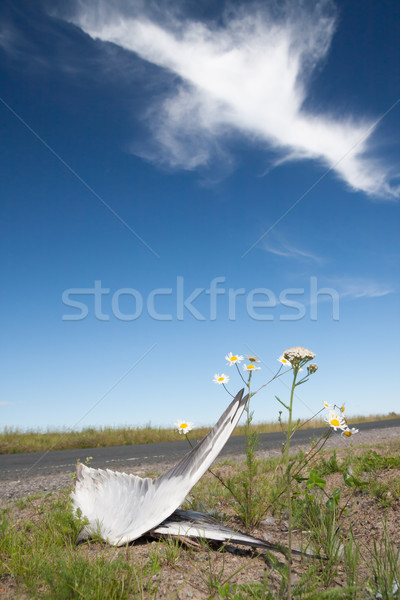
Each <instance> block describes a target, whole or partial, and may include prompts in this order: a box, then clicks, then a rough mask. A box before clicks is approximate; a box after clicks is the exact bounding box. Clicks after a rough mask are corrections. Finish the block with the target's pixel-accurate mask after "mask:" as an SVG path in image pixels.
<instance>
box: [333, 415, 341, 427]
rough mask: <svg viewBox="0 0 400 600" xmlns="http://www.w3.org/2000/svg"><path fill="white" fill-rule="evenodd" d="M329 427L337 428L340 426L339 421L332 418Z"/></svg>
mask: <svg viewBox="0 0 400 600" xmlns="http://www.w3.org/2000/svg"><path fill="white" fill-rule="evenodd" d="M331 425H333V426H334V427H339V425H340V422H339V419H336V417H333V419H331Z"/></svg>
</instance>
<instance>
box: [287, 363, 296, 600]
mask: <svg viewBox="0 0 400 600" xmlns="http://www.w3.org/2000/svg"><path fill="white" fill-rule="evenodd" d="M298 372H299V367H297V368H296V367H294V368H293V383H292V389H291V390H290V404H289V421H288V430H287V436H286V448H285V462H286V485H287V503H288V512H289V519H288V520H289V536H288V593H287V598H288V600H291V598H292V529H293V512H292V493H291V483H292V482H291V476H290V465H289V451H290V438H291V437H292V419H293V400H294V390H295V388H296V379H297V374H298Z"/></svg>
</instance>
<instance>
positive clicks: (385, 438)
mask: <svg viewBox="0 0 400 600" xmlns="http://www.w3.org/2000/svg"><path fill="white" fill-rule="evenodd" d="M396 439H400V427H388V428H387V429H371V430H369V431H361V432H360V433H358V434H357V435H356V436H354V437H353V438H352V439H351V440H346V439H343V438H342V437H341V435H340V434H339V433H336V434H335V435H332V436H331V438H330V439H329V440H328V442H327V443H326V444H325V448H326V449H328V448H342V449H343V448H344V447H349V446H352V447H357V446H363V445H368V446H376V445H378V444H385V442H391V441H394V440H396ZM298 448H302V449H303V450H307V449H308V446H304V445H298V446H296V445H295V444H294V445H293V450H294V451H295V450H297V449H298ZM279 454H280V451H279V450H270V451H267V452H265V451H264V452H260V453H259V457H260V458H267V457H271V456H279ZM227 458H229V457H224V460H226V459H227ZM232 458H234V459H235V460H244V458H245V457H244V455H243V456H237V455H235V456H232ZM217 462H218V460H217ZM171 466H172V464H171V463H168V462H155V463H154V464H151V465H149V464H146V465H140V464H139V465H138V464H137V463H136V464H135V467H132V463H127V465H126V468H123V469H122V468H120V469H119V470H123V471H125V472H126V473H134V474H135V475H144V474H145V473H149V472H155V473H163V472H164V471H166V470H167V469H168V468H169V467H171ZM71 485H73V479H72V477H71V473H65V472H61V473H52V474H51V475H36V476H32V477H29V474H28V475H27V476H26V477H24V478H23V479H18V480H14V481H5V482H2V483H1V488H0V490H1V491H0V506H5V505H7V503H8V502H9V501H10V500H16V499H18V498H24V497H26V496H30V495H35V494H38V493H42V492H52V491H55V490H59V489H63V488H66V487H68V486H71Z"/></svg>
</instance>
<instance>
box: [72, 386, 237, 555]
mask: <svg viewBox="0 0 400 600" xmlns="http://www.w3.org/2000/svg"><path fill="white" fill-rule="evenodd" d="M247 400H248V396H245V397H243V390H241V391H240V392H239V393H238V394H237V395H236V397H235V398H234V399H233V400H232V402H231V404H230V405H229V406H228V408H227V409H226V410H225V412H224V413H223V415H222V416H221V417H220V419H219V421H218V423H217V424H216V425H215V426H214V427H213V428H212V430H211V431H210V432H209V433H208V435H206V437H205V438H204V439H203V440H202V441H201V442H200V443H199V444H197V446H196V447H195V448H193V450H191V451H190V452H189V453H188V454H187V455H186V456H184V457H183V459H182V460H181V461H179V463H178V464H177V465H176V466H175V467H172V469H170V470H169V471H168V472H167V473H165V474H164V475H161V476H160V477H158V478H157V479H155V480H153V479H150V478H148V477H146V478H142V477H138V476H136V475H128V474H126V473H119V472H115V471H110V470H109V469H107V470H106V471H104V470H103V469H92V468H90V467H86V466H85V465H83V464H79V465H78V466H77V469H76V486H75V490H74V492H72V494H71V497H72V501H73V508H74V511H75V512H76V511H77V510H78V509H79V510H80V511H81V513H82V515H83V516H84V517H86V518H87V520H88V521H89V523H88V524H87V525H86V526H85V528H84V531H83V532H82V536H81V538H83V537H85V536H86V537H89V536H90V535H100V537H102V538H103V539H104V540H106V541H108V542H109V543H110V544H112V545H115V546H122V545H123V544H126V543H128V542H131V541H133V540H135V539H137V538H139V537H140V536H142V535H143V534H145V533H147V532H148V531H150V530H151V529H154V528H155V527H157V525H159V524H160V523H162V522H163V521H164V520H165V519H166V518H167V517H169V516H170V515H171V514H172V513H173V512H174V510H176V509H177V508H178V507H179V506H180V504H182V502H183V501H184V499H185V497H186V496H187V494H188V493H189V492H190V490H191V489H192V487H193V486H194V485H195V484H196V483H197V482H198V480H199V479H200V477H201V476H202V475H203V474H204V473H205V472H206V471H207V469H208V468H209V467H210V465H211V464H212V462H213V461H214V460H215V459H216V457H217V456H218V454H219V453H220V452H221V450H222V448H223V447H224V446H225V444H226V442H227V441H228V439H229V437H230V435H231V433H232V431H233V430H234V428H235V427H236V424H237V423H238V421H239V419H240V417H241V416H242V413H243V410H244V407H245V406H246V402H247Z"/></svg>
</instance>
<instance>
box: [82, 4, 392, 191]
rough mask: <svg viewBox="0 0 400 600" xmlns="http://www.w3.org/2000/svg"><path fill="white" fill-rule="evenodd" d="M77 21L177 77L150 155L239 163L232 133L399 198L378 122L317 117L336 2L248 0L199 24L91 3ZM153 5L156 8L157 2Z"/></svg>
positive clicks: (162, 102)
mask: <svg viewBox="0 0 400 600" xmlns="http://www.w3.org/2000/svg"><path fill="white" fill-rule="evenodd" d="M78 6H79V9H78V11H77V13H76V14H75V16H74V17H73V18H72V19H71V20H72V21H73V22H74V23H75V24H77V25H78V26H79V27H81V28H82V29H83V30H84V31H85V32H87V33H88V34H89V35H90V36H91V37H92V38H93V39H97V40H102V41H103V42H112V43H113V44H117V45H118V46H120V47H121V48H124V49H125V50H127V51H129V52H133V53H135V54H136V55H138V56H140V57H141V58H142V59H144V60H145V61H148V62H149V63H152V64H153V65H156V66H158V67H159V68H160V69H162V70H164V71H167V72H169V73H170V74H171V87H170V91H169V93H168V95H167V96H166V97H165V96H164V97H163V98H156V99H152V102H151V104H150V106H149V108H148V110H147V113H146V118H147V120H148V124H149V126H150V128H151V131H152V143H151V144H148V145H147V146H146V147H142V148H140V149H139V148H137V147H134V149H133V151H134V152H135V153H136V154H139V155H141V156H142V157H144V158H147V159H149V160H153V161H156V162H159V163H162V164H165V165H168V166H171V167H176V168H183V169H188V170H193V169H197V168H200V167H204V166H209V165H210V164H211V163H212V162H213V160H215V158H216V157H218V156H219V157H221V156H222V157H223V159H224V160H225V161H228V162H229V160H231V159H230V154H229V152H228V151H227V144H226V143H225V142H226V141H227V140H229V137H230V136H233V135H238V134H239V135H241V136H244V137H245V138H246V141H248V140H250V141H251V142H254V143H256V144H257V145H258V147H260V145H261V147H265V150H268V151H271V150H272V151H273V152H275V154H276V164H281V163H282V162H284V161H288V160H290V161H293V160H304V159H309V160H315V161H318V162H320V163H322V164H323V165H325V166H326V167H327V168H329V169H332V171H333V172H334V173H335V174H336V175H337V176H338V177H339V178H340V179H341V180H342V181H344V182H345V183H346V184H347V186H348V187H349V188H350V189H352V190H358V191H362V192H365V193H366V194H368V195H371V196H376V197H383V198H397V197H398V196H399V194H400V189H399V187H398V186H397V187H396V186H393V185H391V183H390V177H391V175H392V176H396V175H397V174H396V173H391V170H390V168H389V167H388V166H386V165H385V164H382V163H381V162H380V161H379V160H378V159H377V158H374V157H373V156H371V140H370V138H371V136H372V134H373V132H374V130H375V128H376V126H377V121H374V120H371V119H367V118H361V117H357V118H355V117H352V116H341V117H338V116H337V115H332V114H328V113H326V114H323V113H319V112H312V110H311V109H309V108H306V101H307V99H308V97H309V91H310V77H311V75H312V74H313V72H314V71H315V69H316V67H317V66H318V65H320V64H321V62H322V61H323V60H324V59H326V56H327V53H328V50H329V47H330V45H331V42H332V37H333V35H334V31H335V26H336V20H335V14H334V6H333V4H332V3H331V2H329V0H321V1H320V2H314V3H313V4H312V6H311V5H309V6H308V8H307V4H305V3H301V4H300V3H299V4H298V5H297V6H296V3H287V4H286V5H285V8H283V9H281V10H280V11H277V10H275V11H272V10H268V9H267V8H266V7H265V6H262V5H260V4H256V3H255V4H250V3H249V4H245V5H242V6H239V7H236V8H234V9H233V8H231V9H230V11H226V12H225V15H224V18H223V19H220V20H219V21H218V23H217V21H214V22H211V21H204V22H200V21H195V20H190V19H188V18H184V17H182V15H180V16H179V17H177V16H176V14H175V15H174V14H173V13H172V12H171V10H167V8H165V10H164V12H162V11H161V10H160V8H159V9H158V10H157V11H155V10H152V9H151V8H150V9H149V8H148V7H147V8H145V7H144V5H143V3H138V2H118V1H112V2H110V1H107V2H106V1H105V0H97V1H96V2H93V1H92V0H91V1H90V2H89V1H86V0H81V1H80V3H79V5H78ZM149 6H150V7H151V6H152V5H151V4H150V5H149Z"/></svg>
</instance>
